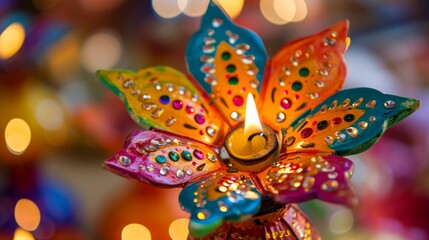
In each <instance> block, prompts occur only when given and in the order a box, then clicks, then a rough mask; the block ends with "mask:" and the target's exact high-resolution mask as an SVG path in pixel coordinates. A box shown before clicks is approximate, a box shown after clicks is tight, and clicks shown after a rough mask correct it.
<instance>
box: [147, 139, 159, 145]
mask: <svg viewBox="0 0 429 240" xmlns="http://www.w3.org/2000/svg"><path fill="white" fill-rule="evenodd" d="M150 143H152V144H153V145H156V146H161V143H160V142H159V141H158V140H155V139H152V140H150Z"/></svg>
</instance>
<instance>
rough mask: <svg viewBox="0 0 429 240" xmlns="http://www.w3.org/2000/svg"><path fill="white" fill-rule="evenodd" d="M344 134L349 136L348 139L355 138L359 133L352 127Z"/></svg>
mask: <svg viewBox="0 0 429 240" xmlns="http://www.w3.org/2000/svg"><path fill="white" fill-rule="evenodd" d="M346 132H347V133H348V134H349V135H350V137H352V138H355V137H357V135H358V134H359V131H358V130H357V129H356V128H354V127H348V128H346Z"/></svg>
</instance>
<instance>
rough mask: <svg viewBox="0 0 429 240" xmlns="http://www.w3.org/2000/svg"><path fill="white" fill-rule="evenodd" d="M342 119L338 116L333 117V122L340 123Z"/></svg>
mask: <svg viewBox="0 0 429 240" xmlns="http://www.w3.org/2000/svg"><path fill="white" fill-rule="evenodd" d="M342 121H343V120H342V119H341V118H340V117H336V118H333V119H332V120H331V123H332V124H334V125H338V124H341V122H342Z"/></svg>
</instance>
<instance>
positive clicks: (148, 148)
mask: <svg viewBox="0 0 429 240" xmlns="http://www.w3.org/2000/svg"><path fill="white" fill-rule="evenodd" d="M144 149H146V151H148V152H153V151H156V149H157V148H156V147H154V146H152V145H146V146H144Z"/></svg>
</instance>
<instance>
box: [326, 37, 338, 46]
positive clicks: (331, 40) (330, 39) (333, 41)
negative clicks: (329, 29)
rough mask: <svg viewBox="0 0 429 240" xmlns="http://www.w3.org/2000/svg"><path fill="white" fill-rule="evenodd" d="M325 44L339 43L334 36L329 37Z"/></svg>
mask: <svg viewBox="0 0 429 240" xmlns="http://www.w3.org/2000/svg"><path fill="white" fill-rule="evenodd" d="M324 44H325V46H331V47H333V46H335V45H336V44H337V40H336V39H335V38H333V37H327V38H325V41H324Z"/></svg>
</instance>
